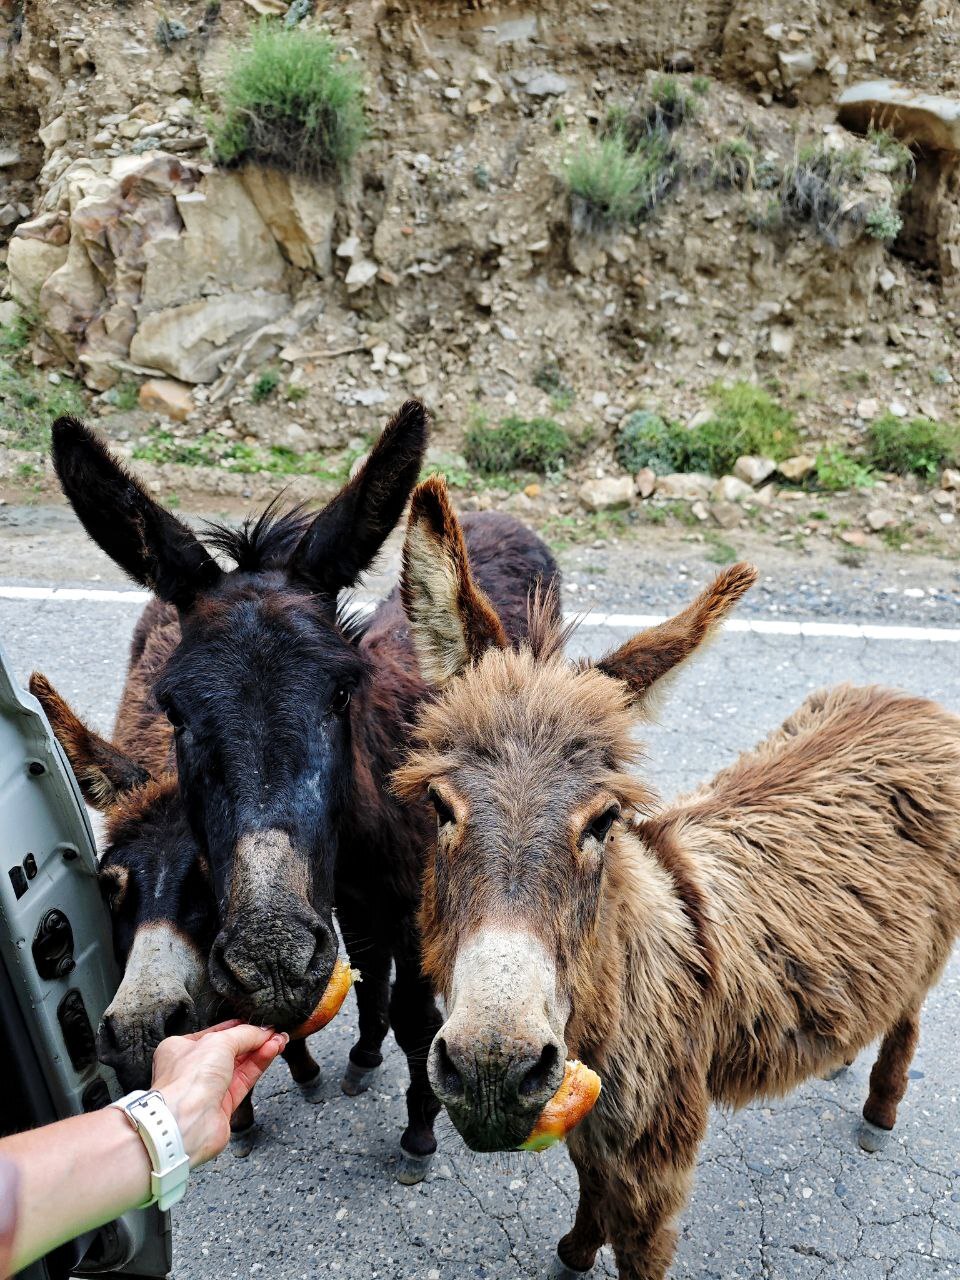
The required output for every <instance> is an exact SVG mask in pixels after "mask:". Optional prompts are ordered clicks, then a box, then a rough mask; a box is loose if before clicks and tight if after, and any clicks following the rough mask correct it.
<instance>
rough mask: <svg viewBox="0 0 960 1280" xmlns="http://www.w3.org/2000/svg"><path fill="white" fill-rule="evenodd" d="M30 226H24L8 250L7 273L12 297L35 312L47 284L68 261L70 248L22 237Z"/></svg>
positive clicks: (16, 233) (16, 234)
mask: <svg viewBox="0 0 960 1280" xmlns="http://www.w3.org/2000/svg"><path fill="white" fill-rule="evenodd" d="M27 225H29V224H27V223H23V222H21V224H20V226H19V227H17V230H16V231H15V232H14V234H13V238H12V240H11V241H10V244H9V245H8V247H7V270H8V272H9V273H10V292H11V294H12V295H13V296H14V298H16V300H17V302H19V303H20V305H21V306H22V307H25V308H27V309H28V310H31V311H35V310H36V308H37V304H38V303H39V301H40V290H41V289H42V288H43V285H44V282H45V281H46V280H48V279H49V277H50V276H52V275H53V273H54V272H55V271H57V270H59V269H60V267H62V266H63V264H64V263H65V262H66V260H67V246H66V245H65V244H51V243H50V242H49V241H48V240H41V239H37V238H35V237H33V236H24V235H21V234H20V233H21V232H22V231H23V229H24V227H25V226H27Z"/></svg>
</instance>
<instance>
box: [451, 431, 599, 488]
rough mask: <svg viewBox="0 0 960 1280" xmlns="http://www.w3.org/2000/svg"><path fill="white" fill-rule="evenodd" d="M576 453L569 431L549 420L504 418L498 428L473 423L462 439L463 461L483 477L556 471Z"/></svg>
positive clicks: (574, 443) (576, 449) (576, 448)
mask: <svg viewBox="0 0 960 1280" xmlns="http://www.w3.org/2000/svg"><path fill="white" fill-rule="evenodd" d="M577 451H578V446H577V443H576V442H575V441H574V439H573V437H572V436H571V435H570V432H569V431H568V430H567V429H566V427H563V426H561V425H560V423H559V422H556V421H555V420H554V419H553V418H529V419H524V418H516V417H511V418H504V420H503V422H501V423H500V425H499V426H498V427H488V426H485V425H484V424H483V423H482V422H475V423H474V424H473V425H472V426H471V427H469V428H468V429H467V433H466V437H465V439H464V456H465V457H466V459H467V462H468V463H469V464H470V465H471V466H472V467H473V468H474V469H475V470H477V471H479V472H480V473H481V475H486V476H490V475H499V474H502V473H503V472H507V471H524V470H526V471H536V472H540V473H546V472H550V471H559V470H560V469H561V468H562V467H563V464H564V463H565V462H566V461H567V460H568V459H569V458H571V457H573V455H574V454H575V453H576V452H577Z"/></svg>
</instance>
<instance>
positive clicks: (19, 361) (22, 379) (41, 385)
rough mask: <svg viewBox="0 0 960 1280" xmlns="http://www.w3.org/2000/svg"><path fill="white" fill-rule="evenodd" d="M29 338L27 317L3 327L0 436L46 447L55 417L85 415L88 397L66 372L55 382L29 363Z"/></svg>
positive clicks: (19, 445) (20, 445)
mask: <svg viewBox="0 0 960 1280" xmlns="http://www.w3.org/2000/svg"><path fill="white" fill-rule="evenodd" d="M29 342H30V322H29V320H28V319H26V318H24V317H20V318H18V319H17V320H16V321H14V323H13V324H11V325H5V326H4V327H3V328H0V438H2V439H4V442H5V443H6V444H7V445H9V446H10V448H12V449H39V450H43V451H46V450H47V449H48V448H49V445H50V425H51V423H52V422H53V420H54V419H55V418H59V417H60V416H61V415H63V414H72V415H74V416H75V417H82V416H83V413H84V412H85V410H86V401H85V399H84V396H83V392H82V391H81V390H80V388H79V386H78V385H77V384H76V383H75V382H73V381H72V380H71V379H70V378H68V377H66V375H64V374H61V375H60V381H59V382H57V383H53V382H50V380H49V378H48V377H47V375H46V374H45V373H41V372H40V371H39V370H38V369H35V368H34V367H33V365H32V364H30V362H29V360H28V359H27V358H26V350H27V346H28V345H29ZM24 465H27V464H24Z"/></svg>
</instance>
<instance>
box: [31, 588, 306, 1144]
mask: <svg viewBox="0 0 960 1280" xmlns="http://www.w3.org/2000/svg"><path fill="white" fill-rule="evenodd" d="M178 637H179V627H178V626H177V621H176V614H175V611H174V610H173V609H171V607H170V606H169V605H166V604H162V603H161V602H159V601H151V603H150V604H148V605H147V607H146V609H145V610H144V612H143V614H142V615H141V617H140V620H139V622H138V623H137V626H136V628H135V630H134V634H133V642H132V645H131V652H130V663H129V666H128V669H127V678H126V681H125V684H124V689H123V694H122V696H121V699H120V704H119V707H118V709H117V718H116V723H115V727H114V733H113V740H112V741H110V742H108V741H107V740H106V739H105V738H102V737H100V735H99V734H97V733H95V732H94V731H93V730H92V729H89V728H88V727H87V726H86V725H85V724H84V723H83V721H82V720H81V719H80V717H79V716H78V715H77V714H76V712H75V711H73V709H72V708H71V707H70V706H69V704H68V703H67V702H66V701H65V700H64V699H63V698H62V697H61V696H60V695H59V694H58V693H57V691H56V689H54V687H53V685H51V683H50V681H49V680H47V678H46V677H45V676H43V675H41V674H40V673H39V672H35V673H34V674H33V676H32V677H31V679H30V691H31V693H33V694H34V695H35V696H36V697H37V699H38V700H39V701H40V703H41V705H42V707H43V709H44V711H45V712H46V715H47V719H48V720H49V721H50V725H51V727H52V729H53V731H54V733H55V734H56V736H57V740H58V741H59V743H60V745H61V747H62V748H63V750H64V753H65V754H66V756H67V758H68V760H69V761H70V765H71V767H72V768H73V771H74V773H75V775H76V777H77V780H78V782H79V784H80V789H81V791H82V792H83V796H84V798H85V799H86V801H87V802H88V804H90V805H92V806H93V807H94V808H95V809H99V810H100V811H101V812H102V813H103V814H104V817H105V820H106V821H105V838H104V841H103V850H102V854H101V858H100V872H99V874H100V887H101V889H102V891H103V895H104V898H105V899H106V902H107V904H108V906H109V909H110V914H111V921H112V926H113V942H114V951H115V954H116V958H117V963H118V964H119V966H120V969H121V972H122V974H123V976H122V979H121V982H120V986H119V987H118V989H117V991H116V993H115V995H114V997H113V1000H112V1001H111V1002H110V1005H109V1007H108V1008H107V1009H106V1010H105V1011H104V1015H103V1018H102V1020H101V1023H100V1027H99V1030H98V1032H97V1051H98V1054H99V1057H100V1060H101V1061H102V1062H105V1063H107V1065H108V1066H111V1067H113V1069H114V1070H115V1071H116V1073H117V1078H118V1079H119V1081H120V1084H121V1086H122V1087H123V1088H124V1089H125V1090H128V1089H141V1088H147V1087H148V1086H149V1084H150V1079H151V1075H152V1068H153V1053H154V1050H155V1049H156V1047H157V1045H158V1044H159V1043H160V1041H161V1040H162V1039H163V1038H164V1037H165V1036H169V1035H184V1034H186V1033H188V1032H190V1031H196V1030H197V1029H198V1028H200V1027H204V1026H208V1025H209V1024H210V1022H211V1021H216V1020H217V1019H218V1018H219V1017H224V1016H226V1015H227V1014H228V1013H229V1010H227V1009H225V1008H224V1005H223V1001H222V1000H221V998H220V997H219V996H217V994H216V993H215V992H214V990H213V988H212V987H211V986H210V980H209V978H208V976H207V958H208V956H209V954H210V947H211V946H212V944H213V939H214V937H215V935H216V932H217V912H216V903H215V901H214V897H213V888H212V886H211V884H210V876H209V870H208V868H207V865H206V860H205V859H204V857H203V855H202V854H201V853H200V851H199V849H198V848H197V844H196V841H195V839H194V837H193V834H192V832H191V831H190V826H189V823H188V822H187V819H186V814H185V813H184V809H183V802H182V800H181V799H180V792H179V789H178V787H177V778H176V773H175V762H174V758H173V730H172V729H171V728H170V725H169V723H168V722H167V719H166V717H165V716H164V715H163V714H162V713H161V712H160V711H159V709H158V708H157V706H156V704H155V703H154V701H153V699H152V696H151V694H150V689H151V686H152V681H153V679H154V678H155V677H156V675H157V673H158V672H159V670H161V669H162V667H163V665H164V663H165V662H166V660H167V658H168V657H169V655H170V653H171V652H172V650H173V648H175V646H176V643H177V639H178ZM284 1058H285V1059H286V1061H287V1064H288V1066H289V1068H290V1071H291V1074H292V1075H293V1078H294V1079H295V1080H296V1081H297V1083H298V1084H300V1085H302V1086H304V1087H306V1086H309V1085H311V1084H313V1083H314V1082H315V1081H316V1080H317V1078H318V1076H319V1068H318V1067H317V1064H316V1063H315V1062H314V1061H313V1059H312V1058H311V1057H310V1053H309V1050H308V1049H307V1046H306V1044H305V1042H303V1041H293V1042H291V1043H290V1044H289V1045H288V1046H287V1048H286V1049H285V1050H284ZM252 1123H253V1107H252V1095H248V1096H247V1098H245V1099H244V1101H243V1103H241V1105H240V1107H238V1108H237V1111H236V1112H235V1113H234V1116H233V1118H232V1120H231V1127H232V1128H233V1129H235V1130H242V1129H244V1128H248V1127H249V1126H250V1125H251V1124H252Z"/></svg>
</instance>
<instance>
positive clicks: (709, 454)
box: [615, 382, 798, 476]
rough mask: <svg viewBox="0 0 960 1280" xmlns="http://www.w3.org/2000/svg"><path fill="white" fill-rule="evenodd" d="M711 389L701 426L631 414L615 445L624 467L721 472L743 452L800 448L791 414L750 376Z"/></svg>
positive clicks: (772, 454) (782, 454) (786, 452)
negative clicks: (710, 413)
mask: <svg viewBox="0 0 960 1280" xmlns="http://www.w3.org/2000/svg"><path fill="white" fill-rule="evenodd" d="M710 393H711V397H712V399H713V403H714V413H713V416H712V417H711V418H710V419H709V420H708V421H706V422H704V423H701V424H700V426H697V427H684V426H681V425H680V424H679V423H676V422H667V421H665V420H664V419H663V418H661V417H659V415H657V414H655V413H651V412H650V411H649V410H647V409H638V410H637V411H636V412H635V413H632V414H630V416H629V417H628V418H627V419H626V421H625V422H624V423H623V424H622V426H621V428H620V431H619V434H618V437H617V441H616V445H615V449H616V455H617V460H618V462H619V463H620V465H621V466H622V467H623V468H624V470H625V471H630V472H636V471H639V470H640V468H641V467H652V468H653V470H654V471H656V472H657V473H658V474H660V475H662V474H664V473H669V472H672V471H705V472H709V473H710V474H711V475H715V476H723V475H729V473H730V472H731V471H732V470H733V466H734V463H735V462H736V460H737V459H738V458H739V457H740V456H741V454H745V453H748V454H759V455H760V456H762V457H767V458H773V459H775V460H777V461H779V459H781V458H786V457H789V456H790V454H792V453H795V452H796V449H797V444H798V436H797V431H796V428H795V426H794V425H793V415H792V414H791V413H790V411H789V409H784V408H783V407H782V406H781V405H778V404H777V402H776V401H775V400H774V399H773V397H772V396H771V395H770V394H769V393H768V392H766V391H764V390H763V388H762V387H757V386H754V385H753V383H750V382H735V383H733V384H732V385H727V384H724V383H716V384H714V386H713V387H711V389H710Z"/></svg>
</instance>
